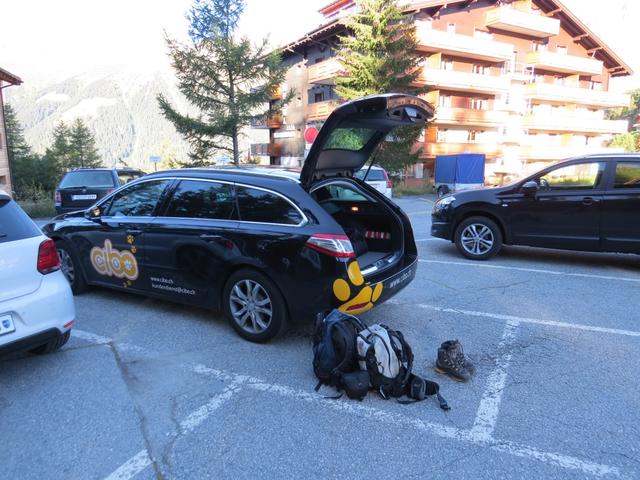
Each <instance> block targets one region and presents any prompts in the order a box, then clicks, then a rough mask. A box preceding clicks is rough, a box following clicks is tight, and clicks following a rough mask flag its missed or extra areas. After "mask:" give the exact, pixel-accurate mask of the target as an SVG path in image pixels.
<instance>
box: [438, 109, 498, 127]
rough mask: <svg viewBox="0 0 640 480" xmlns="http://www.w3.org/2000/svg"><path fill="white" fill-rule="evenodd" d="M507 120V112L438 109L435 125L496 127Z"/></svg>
mask: <svg viewBox="0 0 640 480" xmlns="http://www.w3.org/2000/svg"><path fill="white" fill-rule="evenodd" d="M508 119H509V114H508V113H507V112H502V111H496V110H474V109H471V108H451V107H438V108H437V109H436V118H435V119H434V123H435V124H436V125H472V126H478V127H497V126H499V125H503V124H505V123H506V122H507V120H508Z"/></svg>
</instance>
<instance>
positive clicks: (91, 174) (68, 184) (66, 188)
mask: <svg viewBox="0 0 640 480" xmlns="http://www.w3.org/2000/svg"><path fill="white" fill-rule="evenodd" d="M143 175H146V174H145V172H143V171H142V170H135V169H133V168H111V169H109V168H78V169H76V170H71V171H70V172H67V173H66V174H65V176H64V177H62V180H60V184H59V185H58V188H56V191H55V194H54V195H55V198H54V203H55V207H56V212H58V213H66V212H73V211H78V210H84V209H86V208H87V207H90V206H91V205H93V204H94V203H96V201H97V200H100V199H101V198H103V197H104V196H105V195H108V194H109V193H111V192H113V191H114V190H115V189H116V188H118V187H120V186H121V185H124V184H126V183H129V182H130V181H132V180H135V179H136V178H139V177H141V176H143Z"/></svg>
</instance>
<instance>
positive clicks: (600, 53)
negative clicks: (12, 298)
mask: <svg viewBox="0 0 640 480" xmlns="http://www.w3.org/2000/svg"><path fill="white" fill-rule="evenodd" d="M475 1H476V0H446V1H445V0H414V1H412V2H410V3H409V4H407V5H405V6H404V10H405V11H406V12H417V11H421V10H425V11H427V12H428V11H429V10H430V9H440V8H442V7H445V8H446V7H448V6H451V5H455V4H459V5H460V7H461V8H465V7H467V6H469V5H471V4H472V3H474V2H475ZM533 1H534V3H535V4H536V5H537V6H538V7H540V9H541V10H542V11H543V12H544V13H545V14H546V15H548V16H550V17H554V18H557V19H558V20H560V24H561V25H562V27H563V28H564V29H565V30H566V31H567V32H568V33H569V34H570V35H571V36H572V37H573V39H574V41H575V42H576V43H577V44H579V45H582V46H583V47H584V48H585V49H586V50H587V52H589V53H591V54H592V55H593V57H594V58H596V59H598V60H601V61H602V62H603V63H604V66H605V68H606V69H607V70H608V72H609V74H610V75H611V76H612V77H620V76H624V75H631V74H633V70H632V69H631V67H630V66H629V65H627V64H626V63H625V62H624V61H623V60H622V59H621V58H620V57H619V56H618V55H617V54H616V53H615V52H614V51H613V50H612V49H611V48H610V47H609V46H608V45H606V44H605V43H604V42H603V41H602V40H601V39H600V38H599V37H598V36H597V35H596V34H594V33H593V32H592V31H591V30H590V29H589V28H588V27H587V26H586V25H585V24H584V23H582V22H581V21H580V20H579V19H578V18H577V17H576V16H575V15H574V14H573V13H571V12H570V11H569V10H568V9H567V7H565V6H564V5H563V4H562V2H560V1H559V0H533ZM352 2H353V0H334V1H333V2H331V3H329V4H328V5H326V6H325V7H323V8H321V9H320V10H319V11H320V13H322V14H324V15H327V16H330V15H332V14H334V13H335V12H336V11H337V10H339V9H341V8H344V7H345V6H347V5H348V4H349V3H352ZM497 2H498V0H492V3H497ZM344 28H345V27H344V21H343V20H342V19H340V18H336V19H333V20H331V21H329V22H328V23H325V24H324V25H321V26H320V27H318V28H316V29H315V30H313V31H311V32H309V33H308V34H306V35H305V36H304V37H302V38H300V39H299V40H296V41H295V42H291V43H289V44H288V45H285V46H284V47H282V52H283V55H284V56H285V57H288V56H290V55H291V54H292V53H294V52H295V51H296V49H297V48H300V47H305V46H307V45H310V44H312V43H315V42H317V41H319V40H321V39H322V38H325V37H327V36H330V35H333V34H335V33H338V32H340V31H341V30H344Z"/></svg>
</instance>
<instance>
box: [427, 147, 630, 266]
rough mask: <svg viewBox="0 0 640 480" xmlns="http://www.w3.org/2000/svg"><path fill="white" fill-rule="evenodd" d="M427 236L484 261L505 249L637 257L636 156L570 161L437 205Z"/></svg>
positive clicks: (456, 196) (473, 191) (453, 197)
mask: <svg viewBox="0 0 640 480" xmlns="http://www.w3.org/2000/svg"><path fill="white" fill-rule="evenodd" d="M431 234H432V235H433V236H435V237H440V238H444V239H447V240H451V241H452V242H455V244H456V246H457V247H458V250H460V253H462V254H463V255H464V256H465V257H467V258H470V259H473V260H484V259H487V258H490V257H492V256H494V255H495V254H496V253H498V251H499V250H500V247H501V246H502V244H503V243H504V244H511V245H529V246H532V247H546V248H558V249H567V250H583V251H593V252H623V253H640V154H637V153H636V154H607V155H605V154H599V155H588V156H584V157H578V158H573V159H571V160H567V161H565V162H562V163H558V164H556V165H554V166H552V167H548V168H545V169H544V170H541V171H540V172H538V173H536V174H534V175H531V176H529V177H527V178H525V179H523V180H519V181H517V182H515V183H512V184H511V185H508V186H506V187H501V188H490V189H480V190H468V191H464V192H456V193H455V194H454V195H449V196H446V197H443V198H442V199H440V200H438V201H437V202H436V204H435V206H434V208H433V212H432V224H431Z"/></svg>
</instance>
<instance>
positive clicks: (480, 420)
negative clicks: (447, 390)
mask: <svg viewBox="0 0 640 480" xmlns="http://www.w3.org/2000/svg"><path fill="white" fill-rule="evenodd" d="M518 325H519V323H518V322H515V321H513V320H509V321H508V322H507V323H506V325H505V327H504V332H503V333H502V339H501V340H500V343H499V344H498V351H500V352H502V354H501V355H500V357H498V359H497V361H496V368H495V369H494V370H493V372H491V375H489V378H488V380H487V388H486V390H485V392H484V394H483V395H482V399H481V400H480V405H479V406H478V410H477V412H476V419H475V421H474V422H473V427H472V428H471V432H470V434H471V436H472V437H474V438H476V439H479V440H481V439H488V438H491V437H492V436H493V431H494V429H495V427H496V422H497V421H498V413H499V412H500V402H501V401H502V391H503V390H504V387H505V385H506V384H507V370H508V368H509V364H510V363H511V346H512V345H513V342H514V341H515V339H516V329H517V328H518Z"/></svg>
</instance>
